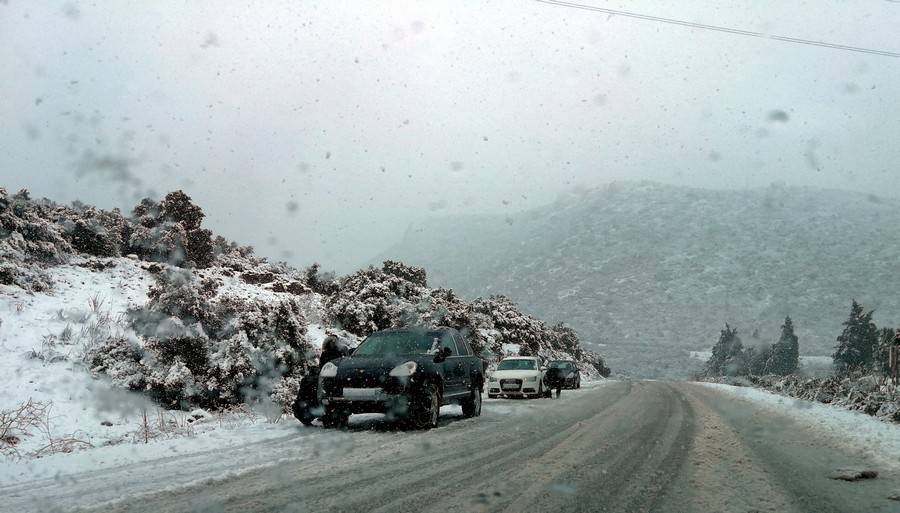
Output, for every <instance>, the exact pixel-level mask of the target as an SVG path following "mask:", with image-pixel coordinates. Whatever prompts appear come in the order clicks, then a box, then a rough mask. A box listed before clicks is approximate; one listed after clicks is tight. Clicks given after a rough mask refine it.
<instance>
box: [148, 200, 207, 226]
mask: <svg viewBox="0 0 900 513" xmlns="http://www.w3.org/2000/svg"><path fill="white" fill-rule="evenodd" d="M159 209H160V212H161V213H162V216H163V218H164V219H166V220H167V221H171V222H174V223H180V224H181V226H183V227H184V229H185V231H188V232H190V231H192V230H196V229H198V228H200V223H202V222H203V218H204V216H205V215H204V214H203V210H201V209H200V207H198V206H197V205H195V204H194V203H193V202H192V201H191V197H190V196H188V195H187V194H185V193H184V191H180V190H179V191H175V192H170V193H169V194H166V197H165V198H163V200H162V202H161V203H160V204H159Z"/></svg>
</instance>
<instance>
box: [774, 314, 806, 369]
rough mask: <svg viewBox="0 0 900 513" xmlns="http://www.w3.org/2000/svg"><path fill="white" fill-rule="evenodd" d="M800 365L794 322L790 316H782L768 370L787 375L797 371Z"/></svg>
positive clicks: (798, 345)
mask: <svg viewBox="0 0 900 513" xmlns="http://www.w3.org/2000/svg"><path fill="white" fill-rule="evenodd" d="M799 366H800V344H799V339H798V338H797V335H796V334H794V323H793V321H791V318H790V316H788V317H785V318H784V324H783V325H782V326H781V338H779V339H778V342H776V343H775V345H773V346H772V355H771V365H770V369H769V372H771V373H773V374H779V375H781V376H787V375H788V374H793V373H795V372H797V367H799Z"/></svg>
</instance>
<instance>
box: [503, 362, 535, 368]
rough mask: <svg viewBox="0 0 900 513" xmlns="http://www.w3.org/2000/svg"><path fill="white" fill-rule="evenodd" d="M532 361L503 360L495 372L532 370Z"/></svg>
mask: <svg viewBox="0 0 900 513" xmlns="http://www.w3.org/2000/svg"><path fill="white" fill-rule="evenodd" d="M534 368H535V366H534V360H503V361H502V362H500V365H498V366H497V370H534Z"/></svg>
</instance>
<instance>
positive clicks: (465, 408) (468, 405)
mask: <svg viewBox="0 0 900 513" xmlns="http://www.w3.org/2000/svg"><path fill="white" fill-rule="evenodd" d="M460 405H461V406H462V412H463V417H466V418H471V417H477V416H479V415H481V385H480V384H479V385H476V386H475V387H472V397H469V398H468V399H465V400H463V401H460Z"/></svg>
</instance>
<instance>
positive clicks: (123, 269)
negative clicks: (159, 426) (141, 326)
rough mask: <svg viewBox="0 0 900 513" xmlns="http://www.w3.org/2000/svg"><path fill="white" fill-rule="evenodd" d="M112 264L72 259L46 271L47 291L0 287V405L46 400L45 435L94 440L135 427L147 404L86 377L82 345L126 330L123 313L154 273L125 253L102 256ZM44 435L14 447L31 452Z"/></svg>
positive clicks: (138, 301)
mask: <svg viewBox="0 0 900 513" xmlns="http://www.w3.org/2000/svg"><path fill="white" fill-rule="evenodd" d="M104 261H105V262H110V263H111V264H112V267H110V268H108V269H105V270H102V271H95V270H92V269H89V268H86V267H83V266H80V265H78V264H79V263H82V264H83V263H85V262H87V260H85V259H81V258H73V261H72V263H70V264H68V265H60V266H55V267H52V268H50V269H48V270H47V271H48V274H49V275H50V277H51V278H52V279H53V281H54V283H55V285H54V289H53V292H52V293H50V294H44V293H38V294H29V293H27V292H25V291H23V290H22V289H20V288H18V287H11V286H4V285H0V320H2V323H0V355H2V357H0V376H3V379H2V384H3V386H2V387H0V410H7V409H10V408H13V407H15V406H17V405H19V404H21V403H22V402H24V401H26V400H28V399H29V398H30V399H31V400H32V401H37V402H41V403H44V404H47V405H50V418H49V419H50V428H51V430H52V431H51V435H52V436H53V437H55V438H57V437H65V436H71V437H73V438H77V439H79V440H82V441H85V442H88V443H90V444H91V445H94V446H99V445H102V444H104V443H111V442H113V441H116V440H120V439H122V438H123V437H125V436H127V435H128V434H129V433H130V432H132V431H134V430H135V429H137V425H136V413H137V411H138V410H140V409H141V408H142V407H145V406H146V403H145V402H143V401H141V400H137V401H136V399H135V398H134V397H132V394H124V393H122V392H119V391H116V390H114V389H113V388H112V387H111V386H109V385H107V384H106V383H105V382H103V381H102V380H95V379H92V378H91V376H90V374H89V373H88V371H87V366H86V365H85V364H84V362H83V361H82V358H83V355H84V351H85V350H86V349H87V348H88V347H89V346H90V345H91V344H92V343H94V342H95V341H97V339H98V338H99V337H101V336H103V335H104V334H107V335H108V334H123V335H126V336H127V335H129V334H130V329H128V328H127V326H126V323H125V322H124V319H123V316H124V313H125V311H126V310H127V309H128V308H130V307H133V306H140V305H143V304H144V303H145V302H146V301H147V290H148V288H149V286H150V284H151V283H152V282H153V278H152V276H151V275H150V273H149V272H147V271H146V270H145V269H144V267H143V266H142V264H143V265H144V266H145V265H147V264H146V263H142V262H137V261H134V260H130V259H128V258H118V259H104ZM47 443H48V440H47V438H46V437H45V436H42V435H41V434H40V433H32V436H30V437H23V438H22V440H21V442H20V443H19V445H18V446H17V449H18V450H19V451H20V452H21V453H28V452H32V451H37V450H39V449H40V448H41V447H43V446H44V445H46V444H47Z"/></svg>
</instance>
